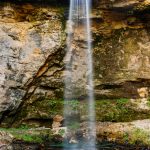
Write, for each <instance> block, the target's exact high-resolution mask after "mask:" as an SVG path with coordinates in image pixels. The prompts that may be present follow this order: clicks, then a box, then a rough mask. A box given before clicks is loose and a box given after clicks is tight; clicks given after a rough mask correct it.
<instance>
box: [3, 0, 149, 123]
mask: <svg viewBox="0 0 150 150" xmlns="http://www.w3.org/2000/svg"><path fill="white" fill-rule="evenodd" d="M149 5H150V1H149V0H142V1H138V0H128V1H120V0H118V1H117V0H114V1H105V0H102V1H95V2H94V8H93V12H92V14H91V19H92V28H91V30H92V34H93V56H94V74H95V75H94V82H95V96H96V98H97V99H100V98H137V97H138V92H137V89H139V88H142V87H148V88H149V83H150V76H149V75H150V71H149V70H150V51H149V48H150V34H149V29H150V27H149V22H150V15H149V12H150V10H149V8H150V6H149ZM67 10H68V7H66V6H57V7H56V6H54V5H52V4H51V3H50V2H49V4H48V5H44V4H42V3H38V4H35V3H21V4H17V3H9V2H8V3H1V11H0V51H1V54H0V57H1V59H0V61H1V63H0V73H1V75H0V114H1V115H0V116H1V121H2V122H4V120H7V119H6V118H4V116H5V117H6V116H7V115H12V116H13V117H16V112H17V116H19V117H20V116H21V117H23V118H26V120H32V119H33V120H34V119H36V118H37V116H38V117H39V116H40V117H39V118H44V117H46V118H47V116H48V115H49V114H47V113H46V111H45V110H47V109H49V108H50V106H49V105H48V103H49V100H50V99H54V98H55V99H63V89H64V87H63V71H64V62H63V59H64V56H65V43H66V42H65V40H66V33H65V24H66V20H67V19H66V16H67ZM79 34H80V32H79ZM81 82H82V81H81ZM80 96H83V97H84V95H83V93H82V92H79V97H80ZM41 103H42V106H41V105H40V104H41ZM39 107H41V108H43V107H44V108H45V110H44V111H43V112H42V111H41V112H38V110H39V109H40V108H39ZM29 110H32V112H30V111H29ZM20 114H21V115H20ZM11 118H12V117H11ZM49 118H51V117H49ZM20 120H21V118H20ZM6 122H7V121H6Z"/></svg>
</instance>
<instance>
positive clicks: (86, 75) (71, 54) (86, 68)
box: [64, 0, 96, 150]
mask: <svg viewBox="0 0 150 150" xmlns="http://www.w3.org/2000/svg"><path fill="white" fill-rule="evenodd" d="M90 11H91V2H90V0H70V9H69V19H68V21H67V31H66V32H67V48H66V57H65V59H64V62H65V66H66V70H65V74H64V77H65V79H64V81H65V92H64V99H65V105H64V118H65V126H66V127H67V128H68V129H69V128H70V127H72V126H73V127H74V126H75V127H74V128H73V130H70V131H69V132H71V133H70V135H69V136H70V138H71V139H72V141H74V145H73V147H71V148H70V149H76V150H77V149H78V150H79V149H86V150H87V149H90V150H95V149H96V148H95V147H96V146H95V141H96V140H95V139H96V133H95V132H96V127H95V107H94V106H95V104H94V94H93V93H94V92H93V88H94V86H93V59H92V43H91V42H92V37H91V22H90V13H91V12H90ZM81 97H84V98H83V101H84V103H86V105H87V107H86V108H80V103H82V101H81V99H82V98H81ZM79 99H80V100H79ZM76 102H77V103H78V104H79V105H76V107H75V103H76ZM70 103H72V104H73V105H70ZM85 109H86V110H85ZM83 110H84V115H85V116H86V123H83V122H82V121H81V120H82V119H81V118H82V115H83V112H82V111H83ZM81 124H82V125H83V124H84V128H85V127H86V129H85V130H86V131H85V130H84V131H81V130H82V127H81V126H82V125H81ZM85 124H86V125H85ZM79 132H81V133H82V135H81V137H82V138H79V139H78V136H77V135H76V133H79ZM66 141H67V140H66ZM69 143H71V142H70V141H67V142H66V143H65V145H67V146H64V149H68V148H67V147H68V144H69Z"/></svg>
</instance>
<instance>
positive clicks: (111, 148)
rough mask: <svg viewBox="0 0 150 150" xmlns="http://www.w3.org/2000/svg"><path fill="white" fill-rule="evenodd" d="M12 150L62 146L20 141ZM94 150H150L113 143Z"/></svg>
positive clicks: (67, 149)
mask: <svg viewBox="0 0 150 150" xmlns="http://www.w3.org/2000/svg"><path fill="white" fill-rule="evenodd" d="M12 146H13V149H14V150H63V145H62V144H37V143H28V142H22V141H15V142H14V143H13V144H12ZM65 150H92V147H86V146H85V147H84V148H80V149H79V148H78V149H75V148H74V145H67V146H65ZM96 150H150V147H148V146H143V145H140V143H139V144H137V145H129V144H118V143H113V142H102V143H99V144H97V145H96Z"/></svg>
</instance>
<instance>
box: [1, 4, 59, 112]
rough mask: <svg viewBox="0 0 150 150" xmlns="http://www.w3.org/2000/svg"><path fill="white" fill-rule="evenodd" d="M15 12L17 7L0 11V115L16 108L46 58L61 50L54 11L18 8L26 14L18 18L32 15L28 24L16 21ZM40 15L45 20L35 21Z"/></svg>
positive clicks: (29, 7)
mask: <svg viewBox="0 0 150 150" xmlns="http://www.w3.org/2000/svg"><path fill="white" fill-rule="evenodd" d="M23 8H24V9H23ZM37 9H38V11H37ZM31 10H32V11H31ZM35 10H36V12H37V14H36V16H35V15H33V14H34V13H35V12H34V11H35ZM18 11H19V10H18V6H16V7H13V6H12V5H9V4H7V5H4V7H2V8H1V11H0V112H3V111H5V110H13V109H16V108H17V107H18V106H19V104H20V103H21V101H22V99H23V97H24V96H25V93H26V92H27V91H28V88H29V84H30V83H31V82H32V80H33V78H34V77H35V76H36V75H37V73H38V71H40V68H41V66H42V65H43V64H44V63H45V61H46V60H47V58H48V56H49V55H50V54H54V53H55V52H56V51H58V49H59V48H60V47H61V46H62V24H61V22H60V19H59V18H56V14H57V11H58V10H55V12H53V10H52V11H48V9H47V10H46V11H45V9H44V8H36V9H35V8H34V7H33V6H32V5H26V6H22V11H27V14H19V15H22V16H24V17H25V18H26V19H28V18H30V16H29V15H30V13H31V12H32V15H33V18H32V19H34V21H32V22H30V21H28V20H26V19H25V20H24V21H21V20H17V19H20V18H19V17H20V16H19V15H18V16H17V13H18ZM20 11H21V9H20ZM29 12H30V13H29ZM49 13H50V14H49ZM42 15H45V17H49V19H44V18H43V20H41V21H38V17H39V16H40V19H42V17H43V16H42ZM34 17H35V18H34ZM56 61H57V60H56ZM33 90H34V89H33ZM36 91H37V90H36Z"/></svg>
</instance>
